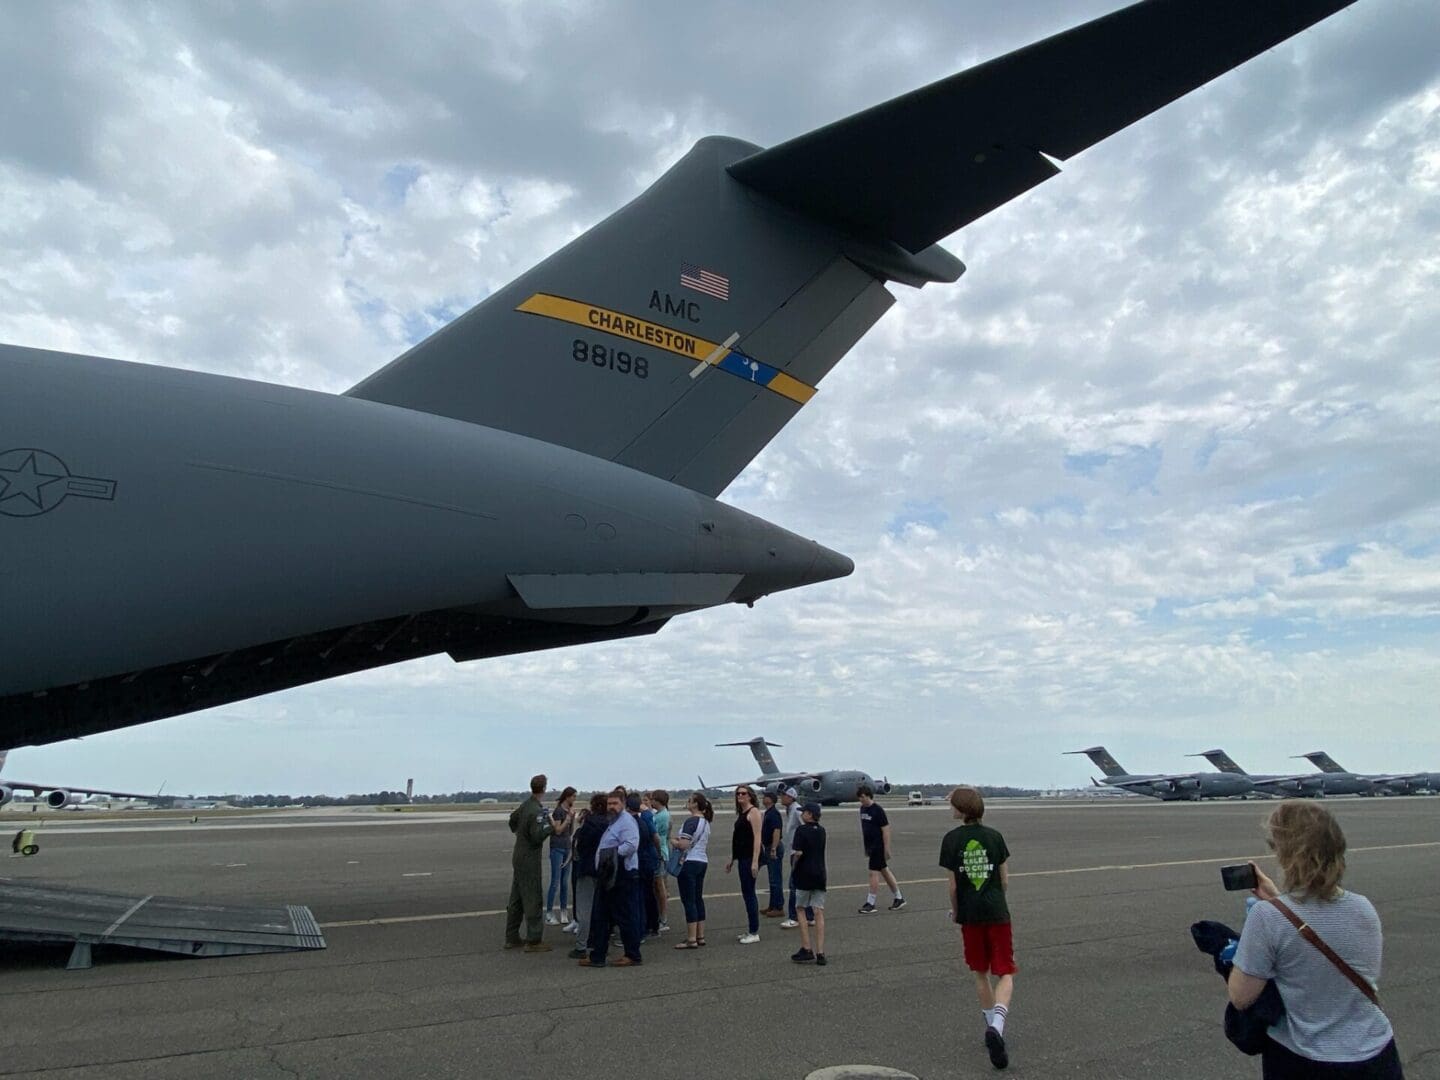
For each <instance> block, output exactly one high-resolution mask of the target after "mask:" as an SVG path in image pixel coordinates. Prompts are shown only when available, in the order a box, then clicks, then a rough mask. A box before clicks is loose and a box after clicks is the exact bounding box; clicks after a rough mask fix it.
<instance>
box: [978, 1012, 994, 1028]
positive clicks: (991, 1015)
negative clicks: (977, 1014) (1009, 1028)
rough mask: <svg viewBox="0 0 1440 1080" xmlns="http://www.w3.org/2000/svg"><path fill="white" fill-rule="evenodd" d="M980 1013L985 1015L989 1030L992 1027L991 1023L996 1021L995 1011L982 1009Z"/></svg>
mask: <svg viewBox="0 0 1440 1080" xmlns="http://www.w3.org/2000/svg"><path fill="white" fill-rule="evenodd" d="M980 1011H981V1012H983V1013H984V1014H985V1026H986V1027H987V1028H988V1027H989V1026H990V1025H991V1022H992V1021H993V1020H994V1019H995V1010H994V1009H981V1010H980Z"/></svg>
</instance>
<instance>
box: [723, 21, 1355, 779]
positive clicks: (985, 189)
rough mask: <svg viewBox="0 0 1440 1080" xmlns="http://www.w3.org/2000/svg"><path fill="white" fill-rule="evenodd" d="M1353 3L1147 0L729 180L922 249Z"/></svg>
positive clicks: (759, 158)
mask: <svg viewBox="0 0 1440 1080" xmlns="http://www.w3.org/2000/svg"><path fill="white" fill-rule="evenodd" d="M1353 2H1354V0H1144V2H1142V3H1138V4H1133V5H1131V6H1130V7H1127V8H1122V9H1121V10H1119V11H1116V12H1112V13H1111V14H1109V15H1105V16H1103V17H1101V18H1099V19H1095V20H1093V21H1092V22H1088V23H1085V24H1084V25H1082V26H1077V27H1075V28H1074V29H1072V30H1067V31H1065V32H1064V33H1061V34H1056V35H1055V36H1053V37H1049V38H1046V39H1045V40H1044V41H1038V42H1036V43H1034V44H1033V45H1029V46H1026V47H1025V48H1023V49H1018V50H1016V51H1015V52H1012V53H1008V54H1006V55H1005V56H1001V57H998V58H996V59H994V60H990V61H988V62H986V63H983V64H980V65H979V66H977V67H973V68H970V69H968V70H966V71H962V72H960V73H959V74H957V75H952V76H950V77H949V78H946V79H941V80H940V81H939V82H935V83H931V84H930V85H929V86H925V87H921V88H920V89H918V90H915V91H912V92H910V93H908V94H904V95H902V96H900V97H897V98H894V99H892V100H890V101H887V102H884V103H883V104H880V105H876V106H875V107H873V108H870V109H866V110H864V111H863V112H859V113H856V114H855V115H853V116H849V117H846V118H845V119H843V120H838V121H836V122H835V123H832V124H828V125H826V126H825V127H822V128H817V129H816V130H814V131H812V132H809V133H808V134H805V135H801V136H799V137H798V138H795V139H790V140H789V141H787V142H783V143H780V144H778V145H777V146H773V147H771V148H770V149H768V150H762V151H760V152H758V153H756V154H752V155H750V156H749V157H746V158H743V159H741V160H740V161H737V162H735V163H734V164H733V165H731V166H730V175H731V176H733V177H734V178H735V179H736V180H738V181H740V182H741V183H742V184H746V185H747V186H749V187H752V188H754V189H755V190H757V191H760V192H762V193H764V194H766V195H769V196H770V197H771V198H774V199H776V200H777V201H779V202H781V203H784V204H786V205H788V206H790V207H792V208H794V209H797V210H799V211H801V212H802V213H805V214H810V215H813V216H816V217H820V218H823V219H825V220H829V221H832V222H835V223H838V224H841V225H843V226H847V227H849V228H852V229H858V230H859V231H860V232H861V233H863V234H866V235H869V236H872V237H875V238H878V239H880V240H893V241H895V242H896V243H898V244H899V245H900V246H902V247H904V248H906V249H907V250H909V251H911V252H920V251H923V250H924V249H925V248H927V247H929V246H930V245H932V244H934V243H935V242H936V241H938V240H940V239H941V238H943V237H945V236H948V235H949V234H950V233H952V232H954V231H955V230H956V229H958V228H960V227H961V226H963V225H967V224H969V223H970V222H972V221H974V220H975V219H976V218H978V217H981V216H982V215H984V214H987V213H989V212H990V211H991V210H994V209H995V208H996V207H998V206H1001V205H1003V204H1004V203H1006V202H1009V201H1010V200H1011V199H1013V198H1015V197H1016V196H1017V195H1020V194H1022V193H1024V192H1026V191H1028V190H1029V189H1030V188H1032V187H1035V186H1036V185H1037V184H1040V183H1042V182H1043V181H1045V180H1048V179H1050V177H1052V176H1054V175H1056V174H1057V173H1058V172H1059V171H1060V169H1059V167H1058V166H1057V165H1055V164H1054V163H1053V162H1052V161H1051V160H1050V159H1051V158H1059V159H1062V160H1063V159H1065V158H1069V157H1071V156H1072V155H1074V154H1077V153H1079V152H1080V151H1081V150H1084V149H1085V148H1086V147H1088V146H1092V145H1094V144H1095V143H1097V142H1099V141H1100V140H1101V139H1104V138H1106V137H1107V136H1109V135H1112V134H1114V133H1115V132H1117V131H1119V130H1120V129H1121V128H1124V127H1127V126H1129V125H1130V124H1132V123H1134V122H1135V121H1136V120H1139V119H1140V118H1141V117H1143V116H1147V115H1149V114H1150V113H1152V112H1154V111H1155V110H1156V109H1159V108H1160V107H1162V106H1164V105H1167V104H1169V103H1170V102H1172V101H1174V100H1175V99H1176V98H1179V97H1182V96H1183V95H1185V94H1187V93H1189V92H1190V91H1191V90H1193V89H1195V88H1196V87H1197V86H1201V85H1203V84H1204V83H1207V82H1209V81H1210V80H1211V79H1213V78H1215V77H1216V76H1218V75H1222V74H1224V73H1225V72H1227V71H1229V70H1230V69H1231V68H1233V67H1237V66H1239V65H1240V64H1242V63H1244V62H1245V61H1246V60H1248V59H1250V58H1251V57H1253V56H1256V55H1257V54H1259V53H1261V52H1264V51H1265V50H1266V49H1268V48H1270V47H1271V46H1273V45H1276V44H1278V43H1279V42H1281V41H1284V40H1285V39H1286V38H1288V37H1290V36H1292V35H1294V34H1297V33H1299V32H1300V31H1301V30H1304V29H1305V28H1306V27H1308V26H1310V25H1311V24H1313V23H1316V22H1319V21H1320V20H1321V19H1324V18H1325V17H1327V16H1329V15H1332V14H1334V13H1335V12H1337V11H1339V10H1341V9H1342V8H1345V7H1347V6H1349V4H1351V3H1353ZM1264 104H1265V103H1264V102H1256V104H1255V107H1256V108H1264ZM1119 786H1123V785H1119Z"/></svg>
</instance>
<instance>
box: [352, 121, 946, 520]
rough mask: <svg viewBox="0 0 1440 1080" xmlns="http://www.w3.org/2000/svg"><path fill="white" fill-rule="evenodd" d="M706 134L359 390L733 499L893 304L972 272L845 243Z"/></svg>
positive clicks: (888, 248)
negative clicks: (898, 284)
mask: <svg viewBox="0 0 1440 1080" xmlns="http://www.w3.org/2000/svg"><path fill="white" fill-rule="evenodd" d="M756 149H758V148H757V147H755V146H754V145H752V144H750V143H747V142H742V141H740V140H739V139H727V138H718V137H712V138H707V139H702V140H701V141H700V142H699V143H697V144H696V145H695V147H694V148H693V149H692V150H691V151H690V152H689V153H688V154H686V155H685V157H684V158H682V159H681V160H680V161H679V162H678V163H677V164H676V165H675V166H674V167H673V168H671V169H670V170H669V171H668V172H667V173H665V175H664V176H662V177H661V178H660V179H659V180H657V181H656V182H655V183H654V184H653V185H651V187H650V188H649V189H648V190H647V191H645V192H644V193H643V194H641V195H640V196H639V197H638V198H636V199H635V200H634V201H633V202H631V203H630V204H629V205H628V206H625V207H623V208H622V209H620V210H619V211H617V212H616V213H614V214H612V215H611V216H610V217H609V218H607V219H605V220H604V221H602V222H600V224H598V225H596V226H595V227H594V228H592V229H590V230H589V231H588V232H586V233H584V234H583V235H581V236H579V237H577V238H576V239H575V240H573V241H572V242H571V243H570V244H569V245H567V246H566V247H564V248H562V249H561V250H560V251H558V252H556V253H555V254H554V255H552V256H551V257H550V258H548V259H546V260H545V261H544V262H542V263H540V265H538V266H536V267H535V268H534V269H532V270H530V271H527V272H526V273H524V274H522V275H521V276H520V277H519V278H517V279H516V280H515V281H513V282H511V283H510V284H509V285H507V286H505V287H504V288H502V289H500V290H499V291H498V292H496V293H494V294H492V295H491V296H489V297H487V298H486V299H485V300H483V301H481V303H480V304H479V305H478V306H476V307H474V308H472V309H471V310H470V311H469V312H467V313H466V314H464V315H462V316H461V317H460V318H458V319H456V320H455V321H454V322H452V323H450V324H449V325H448V326H446V327H444V328H443V329H441V330H439V331H437V332H436V333H435V334H433V335H431V336H430V337H429V338H427V339H426V340H424V341H422V342H420V343H419V344H418V345H416V346H415V347H414V348H412V349H411V350H410V351H409V352H406V353H405V354H403V355H402V356H400V357H399V358H397V359H396V360H394V361H392V362H391V363H390V364H389V365H387V366H386V367H384V368H382V369H380V370H379V371H377V372H376V373H375V374H373V375H371V376H370V377H369V378H367V379H366V380H365V381H363V382H361V383H360V384H359V385H357V386H355V387H353V388H352V389H351V390H350V391H349V394H350V395H351V396H353V397H360V398H366V399H368V400H371V401H381V402H385V403H387V404H390V405H400V406H403V407H404V408H407V409H415V410H418V411H420V412H429V413H436V414H439V415H442V416H449V417H453V418H455V419H457V420H465V421H468V422H470V423H474V424H483V425H485V426H487V427H493V428H500V429H501V430H504V431H513V432H515V433H516V434H518V435H527V436H530V437H531V438H536V439H541V440H543V441H545V442H549V443H557V444H559V445H562V446H568V447H571V448H572V449H575V450H580V451H582V452H584V453H587V454H592V455H594V456H596V457H601V458H605V459H607V460H610V461H617V462H619V463H620V464H622V465H628V466H630V467H631V468H635V469H639V470H641V471H642V472H647V473H650V474H652V475H654V476H659V477H661V478H662V479H665V480H671V481H673V482H675V483H678V484H682V485H684V486H685V487H688V488H691V489H693V490H695V491H700V492H702V493H704V494H706V495H717V494H719V493H720V491H722V490H723V489H724V488H725V486H726V485H727V484H729V483H730V481H731V480H732V479H734V478H735V476H736V475H738V474H739V473H740V471H741V470H742V469H743V468H744V467H745V466H746V465H747V464H749V462H750V460H751V459H752V458H753V457H754V456H755V455H756V454H758V453H759V452H760V450H761V449H762V448H763V447H764V446H765V444H766V443H768V442H769V441H770V440H771V439H772V438H773V437H774V436H775V434H776V433H777V432H778V431H779V430H780V429H781V428H782V427H783V426H784V425H785V424H786V423H787V422H788V421H789V420H790V419H791V418H792V417H793V416H794V415H795V414H796V413H797V412H798V411H799V410H800V409H801V408H802V407H803V406H804V405H805V403H806V402H808V401H809V400H810V398H811V397H812V396H813V395H814V394H815V388H816V386H817V384H818V383H819V382H820V380H821V379H822V378H823V377H824V376H825V375H826V373H827V372H829V371H830V369H831V368H832V367H834V366H835V364H836V363H837V362H838V361H839V360H840V358H841V357H842V356H844V355H845V353H846V352H847V351H848V350H849V349H850V347H851V346H852V345H854V344H855V342H856V341H858V340H859V339H860V336H861V335H862V334H864V333H865V331H867V330H868V329H870V327H871V326H872V325H873V324H874V323H875V321H876V320H877V319H879V318H880V316H881V315H882V314H884V312H885V311H886V309H888V308H889V307H890V305H891V304H892V303H893V302H894V297H893V296H891V294H890V293H889V292H888V291H887V290H886V289H885V287H884V285H883V284H882V281H885V280H901V281H905V282H907V283H909V284H914V285H918V284H923V283H924V282H925V281H929V280H954V279H955V278H957V277H959V275H960V272H961V271H962V270H963V269H964V267H963V266H962V265H961V264H960V263H959V261H958V260H956V259H954V258H953V257H952V256H950V255H948V254H945V253H943V252H941V251H939V249H934V250H932V251H930V252H928V253H922V254H921V255H912V254H911V253H909V252H906V251H902V250H900V249H899V248H898V247H896V246H895V245H894V244H889V243H884V242H880V241H874V240H865V239H860V238H857V237H852V236H847V235H846V234H845V233H844V232H843V231H841V230H837V229H836V228H835V227H833V226H830V225H826V224H822V223H819V222H815V221H811V220H807V219H805V218H804V217H802V216H800V215H797V214H795V213H794V212H792V211H789V210H786V209H783V208H781V207H779V206H776V205H775V204H773V203H771V202H770V201H769V200H768V199H765V198H763V197H761V196H758V195H756V194H755V192H754V191H751V190H750V189H749V188H747V187H745V186H744V185H743V184H741V183H740V182H738V181H737V180H735V179H734V178H733V177H731V176H730V174H729V173H728V172H727V171H726V169H727V167H728V166H730V165H731V164H733V163H734V162H735V161H737V160H739V159H741V158H744V157H747V156H749V155H751V154H753V153H754V151H755V150H756Z"/></svg>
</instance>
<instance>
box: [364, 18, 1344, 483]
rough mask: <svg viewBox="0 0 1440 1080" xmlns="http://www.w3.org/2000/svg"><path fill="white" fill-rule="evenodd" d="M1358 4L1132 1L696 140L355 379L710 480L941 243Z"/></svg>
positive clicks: (458, 413)
mask: <svg viewBox="0 0 1440 1080" xmlns="http://www.w3.org/2000/svg"><path fill="white" fill-rule="evenodd" d="M1352 2H1353V0H1304V2H1297V0H1283V2H1282V0H1276V2H1273V3H1266V4H1257V3H1255V2H1254V0H1164V2H1153V3H1140V4H1134V5H1132V6H1130V7H1127V8H1123V9H1121V10H1119V11H1116V12H1112V13H1111V14H1109V15H1106V16H1104V17H1102V18H1099V19H1095V20H1093V21H1091V22H1088V23H1085V24H1084V25H1082V26H1078V27H1075V28H1074V29H1072V30H1068V31H1066V32H1064V33H1061V34H1057V35H1055V36H1053V37H1050V38H1047V39H1045V40H1044V41H1039V42H1036V43H1035V44H1033V45H1030V46H1028V47H1026V48H1024V49H1020V50H1018V51H1016V52H1013V53H1010V54H1008V55H1006V56H1002V57H998V58H996V59H994V60H991V61H989V62H988V63H984V64H981V65H979V66H978V67H975V68H971V69H969V70H967V71H962V72H960V73H959V74H957V75H952V76H951V77H949V78H947V79H942V80H940V81H939V82H935V83H931V84H930V85H929V86H925V87H922V88H920V89H918V90H915V91H912V92H911V93H908V94H904V95H902V96H900V97H897V98H894V99H892V100H890V101H887V102H884V103H883V104H880V105H876V106H875V107H873V108H870V109H866V110H864V111H863V112H859V113H856V114H854V115H852V116H849V117H846V118H844V119H842V120H838V121H836V122H834V123H831V124H827V125H826V126H824V127H821V128H817V129H816V130H814V131H811V132H809V133H807V134H804V135H801V136H799V137H797V138H794V139H790V140H789V141H787V142H783V143H780V144H778V145H776V146H772V147H770V148H768V149H761V148H760V147H758V146H756V145H754V144H752V143H748V142H745V141H743V140H740V139H733V138H723V137H710V138H705V139H702V140H700V141H699V142H698V143H696V144H695V146H694V147H693V148H692V149H691V150H690V152H689V153H688V154H687V155H686V156H685V157H684V158H682V159H681V160H680V161H679V162H678V163H677V164H675V165H674V166H673V167H672V168H671V169H670V170H669V171H668V172H666V173H665V174H664V175H663V176H661V177H660V179H659V180H657V181H656V182H655V183H654V184H652V185H651V186H650V188H649V189H647V190H646V191H645V192H643V193H642V194H641V195H639V196H638V197H637V198H636V199H635V200H634V201H632V202H631V203H630V204H629V205H627V206H625V207H623V208H622V209H620V210H619V211H617V212H616V213H614V214H612V215H611V216H610V217H608V218H606V219H605V220H604V221H602V222H601V223H600V224H598V225H596V226H594V227H593V228H592V229H590V230H589V231H588V232H586V233H584V234H582V235H581V236H579V237H577V238H576V239H575V240H573V241H572V242H571V243H570V244H569V245H568V246H566V247H565V248H563V249H562V250H560V251H559V252H557V253H556V254H554V255H553V256H551V257H550V258H548V259H546V260H545V261H544V262H542V263H540V265H538V266H536V267H535V268H534V269H532V270H530V271H528V272H526V273H525V274H522V275H521V276H520V277H519V278H517V279H516V280H515V281H513V282H511V283H510V284H509V285H507V286H505V287H504V288H502V289H500V290H499V291H498V292H495V293H493V294H491V295H490V296H488V297H486V298H485V299H484V300H482V301H481V302H480V303H479V304H478V305H477V306H476V307H474V308H472V309H471V310H470V311H469V312H467V313H466V314H464V315H462V316H461V317H460V318H458V319H456V320H455V321H454V322H452V323H450V324H449V325H448V326H445V327H444V328H442V329H440V330H438V331H436V332H435V333H434V334H432V335H431V336H430V337H429V338H427V339H425V340H424V341H422V342H420V343H419V344H417V345H416V346H414V347H413V348H412V349H410V350H409V351H408V352H406V353H404V354H403V355H401V356H400V357H398V358H397V359H395V360H394V361H392V362H391V363H390V364H388V365H387V366H386V367H384V368H382V369H381V370H379V371H378V372H376V373H375V374H373V375H371V376H370V377H369V378H367V379H365V380H364V381H362V382H361V383H359V384H358V385H356V386H355V387H353V388H352V389H351V390H350V391H349V394H350V396H353V397H358V398H364V399H367V400H370V401H378V402H385V403H387V404H391V405H400V406H404V407H405V408H408V409H414V410H417V411H420V412H427V413H435V414H438V415H442V416H448V417H452V418H454V419H457V420H465V421H469V422H471V423H475V424H482V425H485V426H487V427H493V428H500V429H502V430H505V431H510V432H514V433H516V434H519V435H526V436H530V437H533V438H536V439H540V440H543V441H545V442H549V443H558V444H560V445H562V446H568V447H570V448H572V449H575V450H580V451H582V452H584V453H587V454H592V455H595V456H597V457H601V458H605V459H607V460H610V461H616V462H619V463H620V464H622V465H628V466H631V467H633V468H636V469H639V470H642V471H644V472H647V473H650V474H652V475H654V476H658V477H660V478H662V479H665V480H670V481H673V482H675V483H677V484H681V485H683V486H685V487H688V488H691V489H692V490H695V491H699V492H701V493H703V494H706V495H710V496H714V495H717V494H719V493H720V492H721V491H722V490H724V488H725V487H726V486H727V485H728V484H729V483H730V481H731V480H733V479H734V478H735V477H736V476H737V475H738V474H739V473H740V471H741V470H742V469H744V467H745V466H746V465H747V464H748V463H749V462H750V461H751V459H753V458H754V457H755V455H756V454H758V453H759V452H760V450H761V449H762V448H763V447H764V446H765V445H766V444H767V443H768V442H769V441H770V440H771V439H772V438H773V437H774V436H775V434H776V433H777V432H779V430H780V429H781V428H782V427H784V426H785V424H786V423H787V422H789V420H790V419H791V418H792V417H793V416H794V415H795V414H796V413H797V412H798V411H799V410H800V408H801V407H802V406H803V405H804V404H805V403H806V402H808V401H809V400H810V398H811V397H812V396H813V395H814V394H815V392H816V387H817V386H818V385H819V383H820V380H821V379H823V378H824V377H825V375H826V374H827V373H828V372H829V371H830V369H831V368H832V367H834V366H835V364H836V363H838V362H839V360H840V358H841V357H842V356H844V355H845V353H846V352H847V351H848V350H849V349H850V347H851V346H853V345H854V344H855V343H856V342H857V341H858V340H859V339H860V337H861V336H862V335H863V334H864V333H865V332H866V331H867V330H869V329H870V327H871V326H872V325H873V324H874V323H875V322H876V320H878V319H879V318H880V316H881V315H882V314H884V312H885V311H886V309H888V308H889V307H890V305H891V304H892V303H893V302H894V297H893V296H892V295H891V294H890V292H889V291H888V290H887V289H886V288H885V285H884V283H885V282H889V281H896V282H899V283H902V284H905V285H911V286H921V285H924V284H926V283H927V282H951V281H955V280H956V279H957V278H959V276H960V275H961V274H962V273H963V272H964V269H965V267H964V265H963V264H962V263H961V262H960V260H958V259H956V258H955V257H954V256H953V255H951V254H949V253H948V252H946V251H945V250H944V249H942V248H940V247H939V246H938V241H939V240H941V239H942V238H943V237H945V236H948V235H949V234H950V233H952V232H954V231H955V230H956V229H959V228H960V227H961V226H963V225H966V224H968V223H969V222H971V221H974V220H975V219H976V218H979V217H981V216H983V215H984V214H986V213H989V212H990V211H991V210H993V209H995V208H996V207H998V206H1000V205H1002V204H1004V203H1006V202H1008V201H1009V200H1011V199H1013V198H1015V197H1016V196H1018V195H1020V194H1022V193H1023V192H1025V191H1028V190H1029V189H1030V188H1032V187H1035V186H1036V185H1037V184H1040V183H1042V182H1044V181H1045V180H1048V179H1050V178H1051V177H1053V176H1055V175H1057V174H1058V173H1059V172H1060V169H1059V167H1058V166H1057V165H1056V164H1055V160H1057V159H1066V158H1069V157H1071V156H1072V155H1074V154H1076V153H1079V152H1080V151H1081V150H1083V149H1085V148H1086V147H1089V146H1091V145H1093V144H1095V143H1097V142H1099V141H1100V140H1101V139H1104V138H1105V137H1107V136H1109V135H1111V134H1113V133H1114V132H1116V131H1118V130H1120V129H1121V128H1123V127H1125V126H1127V125H1129V124H1131V123H1133V122H1134V121H1136V120H1138V119H1140V118H1141V117H1142V116H1146V115H1148V114H1149V113H1151V112H1153V111H1155V110H1156V109H1158V108H1160V107H1161V106H1163V105H1166V104H1168V103H1169V102H1171V101H1174V100H1175V99H1176V98H1178V97H1180V96H1182V95H1183V94H1186V93H1188V92H1189V91H1191V90H1193V89H1194V88H1196V87H1197V86H1200V85H1202V84H1203V83H1206V82H1208V81H1209V80H1211V79H1213V78H1215V77H1216V76H1217V75H1220V74H1221V73H1222V72H1225V71H1228V70H1229V69H1230V68H1233V67H1235V66H1236V65H1238V64H1240V63H1242V62H1244V61H1245V60H1247V59H1249V58H1250V57H1252V56H1255V55H1256V54H1258V53H1260V52H1263V51H1264V50H1266V49H1268V48H1270V47H1271V46H1273V45H1275V44H1277V43H1279V42H1281V41H1283V40H1285V39H1286V38H1287V37H1289V36H1291V35H1292V34H1295V33H1298V32H1299V31H1301V30H1303V29H1304V28H1305V27H1307V26H1309V25H1311V24H1312V23H1315V22H1318V21H1319V20H1321V19H1323V18H1325V17H1326V16H1328V15H1330V14H1333V13H1334V12H1336V11H1338V10H1340V9H1341V8H1344V7H1346V6H1347V5H1348V4H1350V3H1352ZM578 371H584V372H586V373H587V381H586V383H585V389H584V390H583V391H581V392H576V391H575V390H574V389H573V387H574V386H575V373H576V372H578Z"/></svg>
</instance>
